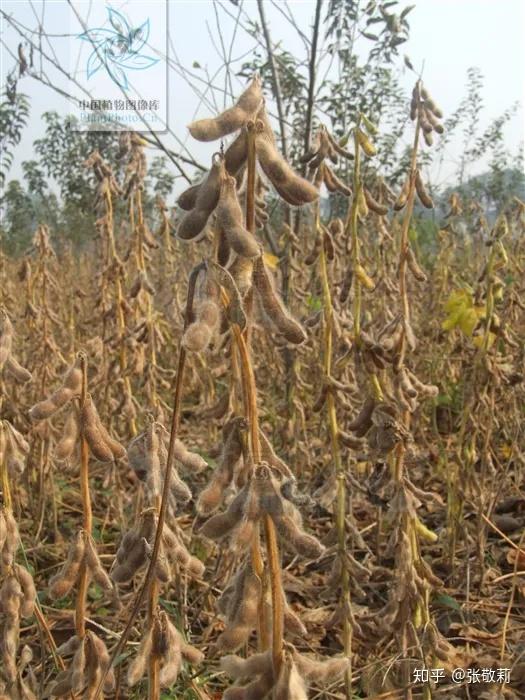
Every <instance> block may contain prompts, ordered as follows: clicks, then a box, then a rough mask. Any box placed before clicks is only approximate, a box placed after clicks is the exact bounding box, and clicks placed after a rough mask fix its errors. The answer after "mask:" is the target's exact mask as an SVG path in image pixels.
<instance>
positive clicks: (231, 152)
mask: <svg viewBox="0 0 525 700" xmlns="http://www.w3.org/2000/svg"><path fill="white" fill-rule="evenodd" d="M247 158H248V135H247V132H246V129H245V128H244V127H243V129H242V130H241V132H240V134H239V135H238V136H237V138H236V139H235V140H234V141H232V143H231V144H230V145H229V146H228V148H227V149H226V151H225V153H224V166H225V168H226V171H227V172H228V173H230V175H237V173H238V172H239V171H240V170H241V168H242V167H243V165H244V164H245V162H246V159H247Z"/></svg>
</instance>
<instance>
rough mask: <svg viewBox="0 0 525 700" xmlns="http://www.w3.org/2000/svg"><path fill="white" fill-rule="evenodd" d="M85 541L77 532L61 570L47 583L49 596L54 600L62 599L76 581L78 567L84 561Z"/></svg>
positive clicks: (81, 534)
mask: <svg viewBox="0 0 525 700" xmlns="http://www.w3.org/2000/svg"><path fill="white" fill-rule="evenodd" d="M84 553H85V541H84V536H83V533H82V532H78V533H77V535H76V537H75V540H74V542H73V543H72V544H71V546H70V547H69V551H68V553H67V559H66V561H65V562H64V565H63V566H62V568H61V570H60V571H59V572H58V573H57V574H55V575H54V576H53V577H52V578H51V580H50V581H49V596H50V597H51V598H52V599H53V600H56V599H57V598H63V597H64V596H65V595H66V594H67V593H69V591H70V590H71V588H73V585H74V583H75V581H76V580H77V576H78V572H79V570H80V565H81V563H82V561H83V559H84Z"/></svg>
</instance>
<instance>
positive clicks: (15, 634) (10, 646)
mask: <svg viewBox="0 0 525 700" xmlns="http://www.w3.org/2000/svg"><path fill="white" fill-rule="evenodd" d="M22 597H23V594H22V590H21V587H20V584H19V583H18V581H17V580H16V578H15V577H14V576H7V577H6V578H5V579H4V581H3V583H2V586H1V588H0V609H1V610H2V618H3V620H2V625H1V626H0V658H1V660H2V676H3V678H4V679H5V680H7V681H8V682H9V683H13V682H14V681H15V679H16V673H17V669H16V652H17V649H18V641H19V635H20V604H21V600H22Z"/></svg>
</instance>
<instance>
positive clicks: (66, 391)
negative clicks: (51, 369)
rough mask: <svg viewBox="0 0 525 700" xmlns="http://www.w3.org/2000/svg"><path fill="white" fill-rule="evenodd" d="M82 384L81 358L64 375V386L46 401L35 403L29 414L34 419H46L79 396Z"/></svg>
mask: <svg viewBox="0 0 525 700" xmlns="http://www.w3.org/2000/svg"><path fill="white" fill-rule="evenodd" d="M81 386H82V370H81V369H80V359H79V358H77V360H76V361H75V363H74V364H73V365H72V366H71V367H70V368H69V370H68V371H67V372H66V375H65V376H64V379H63V382H62V386H61V387H60V388H59V389H58V390H57V391H55V393H54V394H51V396H50V397H49V398H47V399H45V400H44V401H40V402H39V403H37V404H35V405H34V406H33V407H32V408H31V409H30V410H29V415H30V417H31V418H32V419H33V420H37V421H39V420H44V419H45V418H49V417H50V416H52V415H53V414H54V413H56V412H57V411H59V410H60V409H61V408H63V407H64V406H65V405H66V404H67V403H69V401H71V399H72V398H73V397H75V396H79V394H80V389H81Z"/></svg>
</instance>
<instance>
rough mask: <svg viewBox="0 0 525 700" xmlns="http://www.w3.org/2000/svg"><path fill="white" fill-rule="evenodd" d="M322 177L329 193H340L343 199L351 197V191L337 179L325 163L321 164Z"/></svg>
mask: <svg viewBox="0 0 525 700" xmlns="http://www.w3.org/2000/svg"><path fill="white" fill-rule="evenodd" d="M323 175H324V184H325V185H326V187H327V189H328V190H329V191H330V192H340V193H341V194H344V195H345V197H350V196H351V194H352V190H351V189H350V188H349V187H348V186H347V185H345V183H344V182H343V181H342V180H340V179H339V178H338V177H337V175H336V174H335V173H334V171H333V170H332V169H331V168H330V167H329V166H328V165H327V164H326V163H323Z"/></svg>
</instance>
